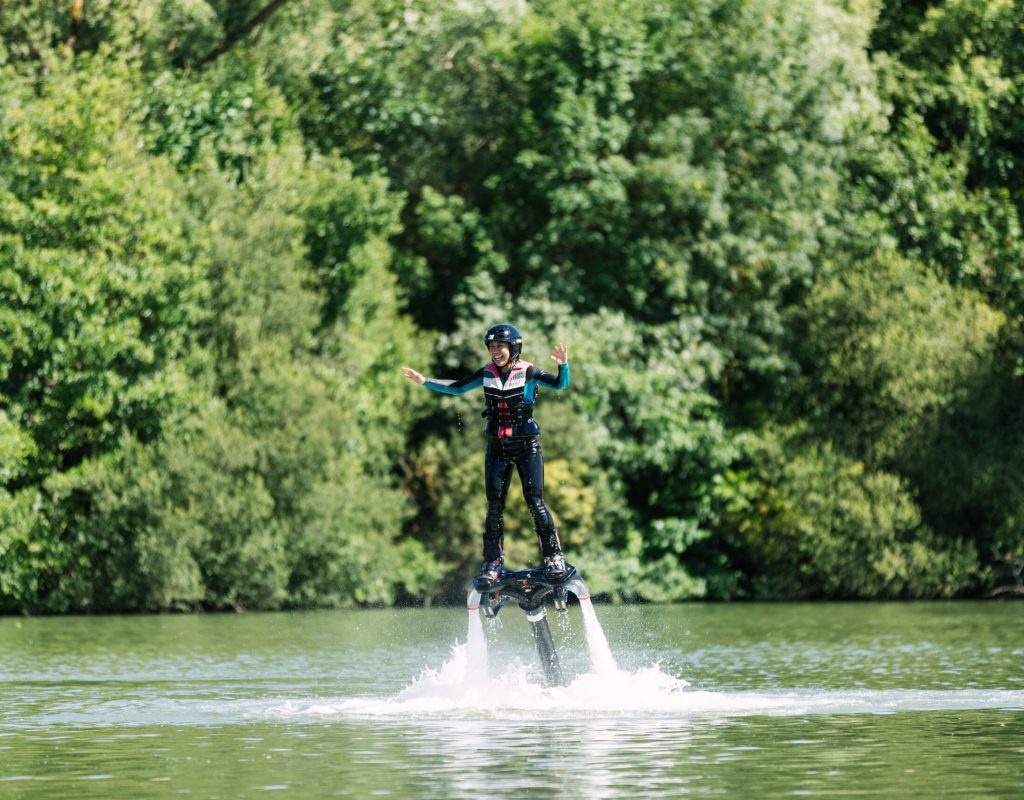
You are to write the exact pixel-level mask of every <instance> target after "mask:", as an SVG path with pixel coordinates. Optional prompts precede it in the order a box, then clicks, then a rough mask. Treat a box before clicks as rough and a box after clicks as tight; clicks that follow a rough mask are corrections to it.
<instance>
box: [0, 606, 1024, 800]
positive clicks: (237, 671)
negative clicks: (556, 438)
mask: <svg viewBox="0 0 1024 800" xmlns="http://www.w3.org/2000/svg"><path fill="white" fill-rule="evenodd" d="M1020 608H1021V607H1020V606H1019V605H1012V604H998V605H995V604H993V605H987V604H971V603H946V604H908V605H899V604H859V605H815V606H809V605H773V606H754V605H746V606H672V607H656V606H655V607H651V606H648V607H632V608H605V607H600V608H598V609H597V612H598V616H599V617H600V619H601V623H602V626H603V628H604V631H605V633H606V634H607V637H608V640H609V642H610V645H611V648H610V649H611V653H612V655H613V656H614V663H615V664H618V666H619V668H618V669H614V670H612V671H604V672H602V673H601V674H597V673H594V672H591V671H590V666H589V663H590V661H589V658H588V657H587V653H586V641H585V636H584V633H583V632H582V627H583V625H582V618H581V616H580V610H579V608H578V607H575V608H573V609H570V615H569V617H568V619H563V618H559V619H558V621H557V622H554V621H553V624H552V629H553V633H554V634H555V636H556V639H558V640H559V642H560V649H561V650H562V652H563V653H564V657H563V659H562V660H563V665H566V666H567V669H568V673H567V674H568V675H569V676H570V677H571V678H572V680H571V682H570V683H569V685H568V686H565V687H559V688H555V689H544V688H543V687H542V685H541V681H540V675H539V671H538V669H537V666H536V664H535V663H534V662H535V659H534V654H533V648H532V643H531V641H530V639H529V633H528V631H527V628H526V625H525V623H523V621H522V619H520V618H519V617H517V616H516V615H515V613H512V614H509V612H505V613H504V614H503V615H502V616H503V617H504V618H505V619H504V625H503V626H502V627H500V628H494V627H491V626H488V627H487V629H486V630H485V631H483V634H484V635H485V636H486V637H487V644H488V648H487V649H488V650H489V651H490V660H491V664H490V672H489V674H487V675H484V676H482V677H481V679H480V680H476V681H468V680H467V676H468V675H471V674H473V673H474V670H473V668H472V666H471V665H470V662H469V658H468V652H467V650H468V648H467V646H466V640H467V628H466V614H465V612H464V611H460V610H429V611H423V610H421V611H402V612H397V611H373V612H319V613H311V614H291V615H286V614H276V615H275V614H270V615H244V616H226V615H225V616H219V615H217V616H205V617H132V618H114V617H111V618H75V619H22V620H14V619H0V796H3V797H53V796H61V795H68V796H73V797H147V796H157V795H159V796H165V795H166V794H167V793H168V792H171V793H181V794H193V795H196V796H201V797H242V796H247V797H248V796H258V795H261V794H263V793H265V792H275V793H278V794H284V795H290V796H296V797H327V796H342V797H371V796H392V797H438V798H463V797H464V798H470V797H472V798H477V797H480V796H481V794H486V795H489V796H497V797H501V796H509V795H510V794H513V793H516V792H522V793H525V794H527V795H528V796H537V795H540V794H542V793H543V794H545V795H551V796H554V797H572V798H606V797H624V796H628V797H681V796H687V795H690V794H695V795H707V794H713V795H716V796H726V797H744V798H746V797H783V796H785V797H793V796H801V795H810V796H835V795H846V796H857V797H869V796H877V797H885V798H888V797H896V796H908V797H911V796H915V797H931V796H939V795H941V796H944V797H957V796H960V797H965V798H966V797H994V798H999V797H1008V798H1009V797H1014V798H1016V797H1020V796H1024V644H1022V642H1021V641H1020V638H1019V630H1020V624H1019V620H1020V613H1021V611H1020ZM479 671H480V670H479V669H477V672H479ZM485 672H486V670H485ZM687 681H688V682H689V685H688V684H687Z"/></svg>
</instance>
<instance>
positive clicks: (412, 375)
mask: <svg viewBox="0 0 1024 800" xmlns="http://www.w3.org/2000/svg"><path fill="white" fill-rule="evenodd" d="M402 372H403V373H404V374H405V377H407V378H408V379H409V380H411V381H414V382H416V383H419V384H424V383H426V382H427V379H426V378H425V377H423V375H421V374H420V373H418V372H417V371H416V370H414V369H409V367H402Z"/></svg>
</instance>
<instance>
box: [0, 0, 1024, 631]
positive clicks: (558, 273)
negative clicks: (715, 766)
mask: <svg viewBox="0 0 1024 800" xmlns="http://www.w3.org/2000/svg"><path fill="white" fill-rule="evenodd" d="M1021 97H1024V6H1021V4H1019V3H1011V2H1005V0H931V1H929V0H915V1H914V2H907V0H785V1H784V0H614V2H613V0H574V1H573V2H568V1H567V0H538V1H537V2H526V0H487V1H486V2H480V3H467V2H463V0H440V1H439V2H438V1H437V0H430V2H427V0H352V1H351V2H337V0H273V2H271V1H270V0H162V2H161V3H152V2H143V0H126V1H122V2H110V1H109V0H95V1H92V0H90V1H89V2H81V0H66V2H55V3H42V2H38V3H34V2H33V3H15V4H4V5H3V7H2V8H0V165H2V166H0V613H2V614H19V613H25V614H29V613H30V614H61V613H118V612H148V611H173V610H183V611H184V610H196V609H210V610H230V609H236V610H241V609H248V610H260V609H289V608H330V607H341V606H361V605H364V606H388V605H394V604H397V605H424V604H426V605H429V604H457V603H461V602H462V601H463V599H464V595H463V591H464V586H465V580H466V576H467V575H468V574H470V572H471V571H474V570H475V568H476V566H477V564H478V550H479V542H480V534H481V531H482V529H483V517H484V510H485V508H484V500H483V497H482V496H481V493H480V491H479V485H480V481H479V473H480V471H481V470H482V464H481V463H480V456H479V453H480V442H479V437H480V436H481V435H482V434H481V430H482V424H481V421H480V419H479V400H478V399H477V400H474V399H472V398H465V399H463V398H445V399H444V401H443V402H432V401H431V399H430V398H426V397H424V394H425V393H423V392H419V391H417V388H418V387H415V386H413V385H411V384H410V382H409V381H406V380H403V379H402V376H401V372H400V367H401V365H402V364H422V365H424V367H427V366H429V368H430V371H431V372H432V373H433V374H434V375H436V376H438V377H453V376H456V375H459V374H462V373H464V372H465V371H467V370H470V369H473V368H475V367H477V366H479V364H480V363H482V362H483V360H484V359H485V358H486V354H485V353H484V352H483V351H482V348H481V345H480V335H481V333H482V331H483V330H484V329H486V327H487V326H488V325H489V324H492V323H493V322H496V321H500V320H514V321H515V322H516V324H517V325H518V326H519V327H520V328H521V329H522V330H523V331H524V333H525V335H526V342H525V345H524V357H526V358H533V359H535V360H537V359H540V358H541V356H542V355H543V354H544V353H545V352H546V351H545V347H546V346H547V344H548V343H549V342H555V341H564V342H566V343H567V344H568V345H569V347H570V351H571V352H572V355H573V361H572V370H573V387H572V388H571V389H570V390H569V391H568V392H566V393H563V394H562V395H558V396H556V395H554V394H549V395H544V394H543V393H542V395H541V398H540V400H539V402H538V406H537V415H538V419H539V421H540V423H541V425H542V427H543V429H544V436H543V446H544V450H545V464H546V490H547V492H548V497H549V500H550V505H551V507H552V508H553V509H555V510H556V511H557V512H558V515H559V516H558V519H557V520H556V523H557V525H558V527H559V529H560V531H561V535H562V539H563V545H564V547H565V551H566V554H567V557H568V560H569V561H571V562H572V563H575V564H576V565H577V566H578V567H579V568H580V569H581V570H582V572H583V574H584V575H585V576H586V579H587V582H588V585H589V586H590V587H591V589H592V590H593V591H594V594H595V596H597V597H600V598H601V599H603V600H608V601H616V602H617V601H647V602H672V601H681V600H693V599H703V600H817V599H831V600H857V599H881V600H885V599H904V598H906V599H911V598H984V597H1021V596H1024V582H1022V566H1024V519H1022V512H1021V509H1024V405H1022V404H1021V402H1020V398H1021V397H1022V396H1024V324H1022V323H1024V271H1022V265H1024V236H1022V235H1021V234H1022V231H1021V224H1022V214H1024V157H1022V156H1021V153H1024V124H1022V122H1021V120H1022V119H1024V113H1022V108H1021V100H1020V98H1021ZM529 523H530V520H529V516H528V514H527V513H526V510H525V508H523V507H522V506H521V503H519V502H518V500H517V498H516V496H515V495H513V496H512V497H511V499H510V502H509V505H508V513H507V527H508V530H507V536H506V544H507V547H508V558H509V561H510V562H511V563H512V564H521V565H527V564H528V563H530V562H531V560H532V559H534V557H535V544H534V534H533V531H532V530H531V528H530V524H529Z"/></svg>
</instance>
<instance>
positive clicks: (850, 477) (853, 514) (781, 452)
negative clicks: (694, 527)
mask: <svg viewBox="0 0 1024 800" xmlns="http://www.w3.org/2000/svg"><path fill="white" fill-rule="evenodd" d="M747 450H748V452H747V453H746V456H747V459H749V461H748V462H747V463H748V465H749V466H747V467H746V468H745V469H743V470H742V471H738V472H733V473H727V474H726V476H724V479H723V481H722V483H721V484H720V486H719V487H718V493H719V494H720V495H721V496H722V498H723V499H724V500H726V503H725V504H723V508H724V513H723V516H722V526H723V533H722V534H721V536H722V538H723V542H722V544H723V545H724V548H723V549H724V550H725V552H727V553H728V552H729V551H730V550H731V551H732V560H731V564H732V566H733V567H734V568H736V569H738V571H739V572H740V573H741V574H742V576H743V577H742V578H741V579H740V580H739V581H738V584H739V585H738V587H735V588H734V589H733V593H736V592H737V591H738V592H739V593H741V594H745V595H746V596H754V597H766V598H809V599H812V598H820V597H833V598H850V599H853V598H879V597H884V598H904V597H949V596H953V595H955V594H956V593H958V592H962V591H964V590H965V589H967V588H968V587H970V586H971V584H972V581H973V580H974V579H976V577H977V576H976V574H975V573H976V569H977V554H976V552H975V550H974V547H973V545H972V544H971V543H970V542H968V541H964V540H963V539H959V540H956V541H953V542H948V543H944V542H942V541H941V540H939V539H937V538H936V537H935V536H934V534H933V533H932V532H931V531H930V530H928V528H927V526H926V525H925V524H924V523H923V522H922V520H921V515H920V511H919V509H918V507H917V505H916V503H915V502H914V499H913V497H912V495H911V494H910V492H909V491H908V487H907V486H906V483H905V482H904V481H903V480H901V479H900V478H899V477H898V476H896V475H893V474H891V473H886V472H881V471H871V470H868V469H867V468H865V465H864V464H863V463H862V462H859V461H854V460H852V459H850V458H848V457H845V456H842V455H841V454H839V453H838V452H836V451H835V450H834V449H833V448H832V447H831V446H829V445H818V444H813V443H807V441H806V434H805V433H804V432H802V431H799V430H794V431H789V432H783V433H782V434H780V435H772V434H770V435H767V436H765V437H763V438H761V439H760V440H755V441H752V442H751V443H749V444H748V448H747Z"/></svg>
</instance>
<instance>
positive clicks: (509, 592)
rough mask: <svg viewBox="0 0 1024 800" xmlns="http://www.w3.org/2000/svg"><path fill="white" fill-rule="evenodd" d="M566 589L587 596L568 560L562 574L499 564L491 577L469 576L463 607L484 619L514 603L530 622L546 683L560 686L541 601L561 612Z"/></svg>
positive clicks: (583, 597)
mask: <svg viewBox="0 0 1024 800" xmlns="http://www.w3.org/2000/svg"><path fill="white" fill-rule="evenodd" d="M570 592H571V593H572V594H574V595H576V597H577V599H579V600H586V599H588V598H589V597H590V590H589V589H587V584H586V583H585V582H584V581H583V578H582V577H581V576H580V574H579V572H577V571H576V567H574V566H573V565H572V564H566V565H565V574H564V575H562V576H560V577H558V578H549V577H547V576H546V575H545V574H544V569H543V568H541V567H534V568H532V569H520V570H510V569H505V568H504V567H503V568H502V569H501V571H500V572H499V573H498V577H497V578H496V579H495V580H493V581H482V580H480V579H479V578H474V579H473V585H472V586H471V587H470V589H469V595H468V597H467V598H466V608H468V609H469V610H470V611H476V610H477V609H479V610H480V611H482V612H483V614H484V616H485V617H487V618H488V619H496V618H497V616H498V613H499V612H500V611H501V609H502V608H504V607H505V606H506V605H507V604H508V603H510V602H511V603H515V604H516V605H518V606H519V608H521V609H522V610H523V613H524V614H526V621H527V622H528V623H529V624H530V633H531V634H532V635H533V642H534V644H535V645H536V646H537V656H538V658H539V659H540V663H541V666H542V667H543V668H544V677H545V681H546V683H547V685H548V686H562V685H564V683H565V681H564V680H563V679H562V668H561V665H560V664H559V662H558V651H557V650H556V649H555V643H554V641H553V640H552V638H551V629H550V628H549V627H548V620H547V608H546V606H545V603H546V602H547V600H549V599H550V600H551V603H552V605H553V606H554V607H555V609H556V610H558V611H563V612H564V611H566V609H567V605H568V598H569V593H570Z"/></svg>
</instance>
